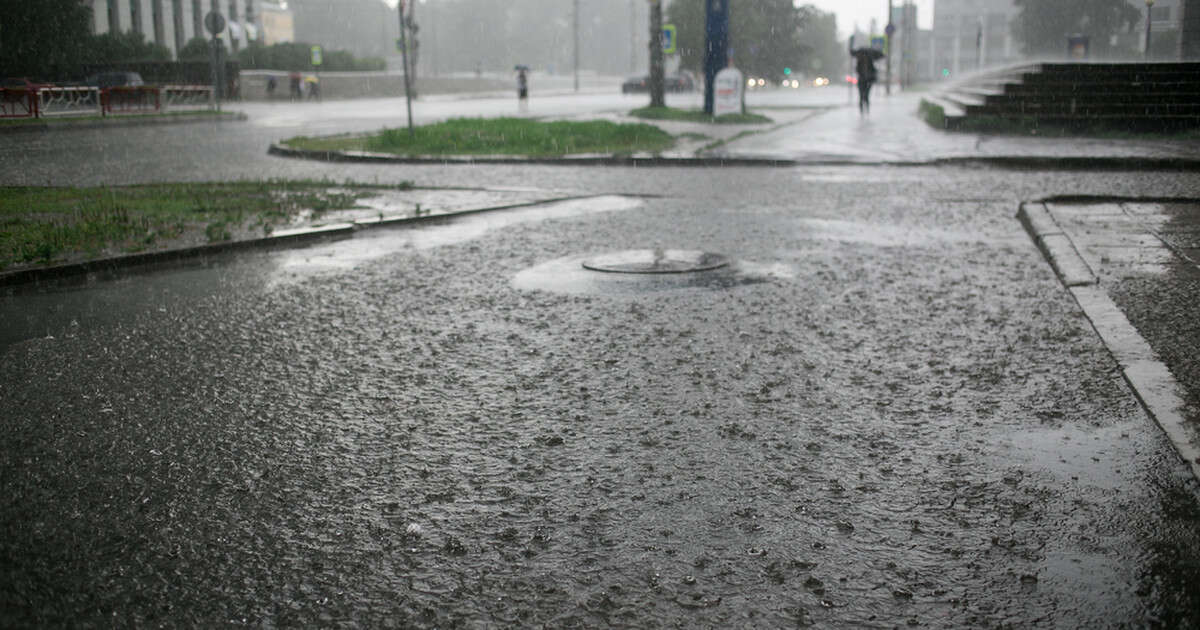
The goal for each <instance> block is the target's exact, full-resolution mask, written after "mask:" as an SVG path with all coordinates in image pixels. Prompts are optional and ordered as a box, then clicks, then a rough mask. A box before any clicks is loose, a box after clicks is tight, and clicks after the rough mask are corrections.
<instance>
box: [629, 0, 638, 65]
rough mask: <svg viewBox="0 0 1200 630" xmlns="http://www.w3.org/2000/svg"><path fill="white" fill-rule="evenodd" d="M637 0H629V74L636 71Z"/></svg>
mask: <svg viewBox="0 0 1200 630" xmlns="http://www.w3.org/2000/svg"><path fill="white" fill-rule="evenodd" d="M636 2H637V0H629V74H633V73H634V72H637V6H636Z"/></svg>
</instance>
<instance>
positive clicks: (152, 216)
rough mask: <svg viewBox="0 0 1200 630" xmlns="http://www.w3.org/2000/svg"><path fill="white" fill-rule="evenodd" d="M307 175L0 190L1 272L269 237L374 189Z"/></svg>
mask: <svg viewBox="0 0 1200 630" xmlns="http://www.w3.org/2000/svg"><path fill="white" fill-rule="evenodd" d="M409 187H411V185H410V184H407V183H405V184H400V185H397V186H368V185H361V184H346V185H337V184H334V183H332V182H322V181H314V180H301V181H285V180H266V181H248V182H208V183H184V184H149V185H141V186H102V187H93V188H58V187H41V186H7V187H0V269H4V268H7V267H9V266H13V265H22V266H23V265H32V264H45V263H52V262H58V261H60V260H63V259H79V258H85V259H86V258H96V257H100V256H103V255H113V254H120V253H134V252H141V251H147V250H151V249H154V248H156V247H158V246H160V245H164V244H166V245H169V244H172V243H181V244H183V245H194V244H203V243H212V242H220V241H227V240H230V239H232V238H233V237H234V236H235V235H258V236H267V235H270V233H271V232H272V230H274V228H275V227H277V226H279V225H284V224H286V223H288V222H289V221H290V220H291V219H292V218H293V217H295V216H297V215H298V214H300V213H301V212H311V213H312V214H313V216H319V215H320V214H321V213H324V212H329V211H331V210H341V209H348V208H353V207H354V206H355V204H356V202H357V200H358V199H360V198H362V197H365V196H368V195H371V194H373V193H372V190H373V189H379V188H393V189H394V188H401V189H403V188H409Z"/></svg>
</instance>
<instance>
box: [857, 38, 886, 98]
mask: <svg viewBox="0 0 1200 630" xmlns="http://www.w3.org/2000/svg"><path fill="white" fill-rule="evenodd" d="M850 56H851V57H854V73H855V74H856V75H858V113H860V114H869V113H870V112H871V84H873V83H875V79H876V77H877V76H878V75H877V73H876V72H875V61H876V60H878V59H882V58H883V56H884V55H883V52H882V51H879V50H876V49H874V48H854V49H852V50H851V51H850Z"/></svg>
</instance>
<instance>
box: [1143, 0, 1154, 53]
mask: <svg viewBox="0 0 1200 630" xmlns="http://www.w3.org/2000/svg"><path fill="white" fill-rule="evenodd" d="M1153 8H1154V0H1146V50H1145V52H1143V53H1142V57H1143V58H1145V59H1149V58H1150V10H1151V9H1153Z"/></svg>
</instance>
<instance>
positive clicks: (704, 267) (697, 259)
mask: <svg viewBox="0 0 1200 630" xmlns="http://www.w3.org/2000/svg"><path fill="white" fill-rule="evenodd" d="M728 264H729V259H728V258H726V257H724V256H722V255H720V254H713V253H710V252H701V251H696V250H691V249H631V250H628V251H623V252H615V253H612V254H604V255H603V256H597V257H596V258H591V259H589V260H585V261H583V268H584V269H590V270H592V271H605V272H609V273H688V272H693V271H708V270H710V269H720V268H721V267H724V266H725V265H728Z"/></svg>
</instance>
